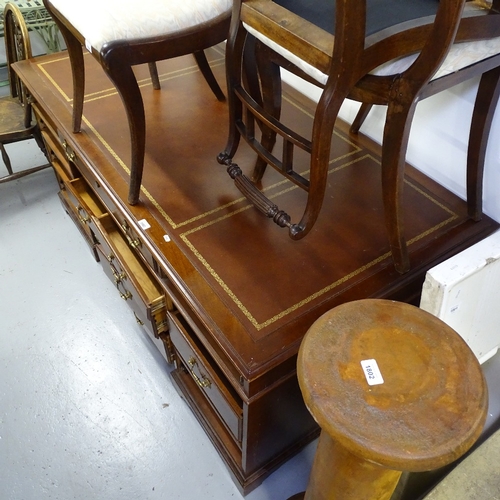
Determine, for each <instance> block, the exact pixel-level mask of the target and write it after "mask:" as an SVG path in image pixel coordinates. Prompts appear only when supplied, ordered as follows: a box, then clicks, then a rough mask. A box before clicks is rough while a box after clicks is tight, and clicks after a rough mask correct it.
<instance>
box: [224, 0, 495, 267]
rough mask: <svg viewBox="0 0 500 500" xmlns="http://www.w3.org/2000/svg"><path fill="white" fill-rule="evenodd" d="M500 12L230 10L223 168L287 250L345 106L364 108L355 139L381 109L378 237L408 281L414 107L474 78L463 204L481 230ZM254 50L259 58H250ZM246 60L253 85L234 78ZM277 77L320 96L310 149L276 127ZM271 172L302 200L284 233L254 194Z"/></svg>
mask: <svg viewBox="0 0 500 500" xmlns="http://www.w3.org/2000/svg"><path fill="white" fill-rule="evenodd" d="M499 4H500V2H498V0H493V5H492V6H491V7H490V6H484V5H477V4H476V3H473V2H467V3H466V2H465V0H458V1H457V0H440V1H439V0H416V1H412V2H402V1H400V0H381V1H378V2H376V3H375V2H374V0H314V1H310V0H277V1H276V2H273V1H271V0H236V1H235V4H234V8H233V18H232V25H231V29H230V37H229V39H228V44H227V49H226V66H227V83H228V92H229V107H230V131H229V138H228V142H227V145H226V148H225V150H224V151H223V152H222V153H221V154H220V155H219V158H218V160H219V162H220V163H221V164H224V165H227V167H228V173H229V174H230V175H231V177H232V178H233V179H234V180H235V183H236V185H237V186H238V187H239V189H240V190H241V191H242V192H243V193H244V194H245V195H246V196H247V197H248V198H249V199H250V200H251V201H252V202H253V203H254V205H255V206H256V207H257V208H258V209H260V210H261V211H262V212H263V213H264V214H265V215H267V216H268V217H270V218H272V219H273V220H274V221H275V222H276V223H277V224H278V225H280V226H281V227H286V228H288V230H289V234H290V236H291V238H293V239H300V238H303V237H304V236H305V235H306V234H307V233H308V232H309V231H310V230H311V228H312V227H313V225H314V223H315V222H316V219H317V217H318V214H319V212H320V209H321V205H322V201H323V197H324V193H325V186H326V181H327V172H328V161H329V158H330V143H331V136H332V133H333V127H334V124H335V120H336V118H337V115H338V112H339V109H340V106H341V105H342V102H343V101H344V99H345V98H350V99H354V100H357V101H359V102H361V103H363V105H362V107H361V110H360V114H359V115H358V117H357V119H356V121H355V123H354V124H353V127H352V131H353V132H356V131H357V130H358V129H359V126H360V124H361V123H362V122H363V119H364V117H365V116H366V113H367V112H368V111H369V109H370V107H371V105H373V104H380V105H386V106H387V108H388V110H387V117H386V122H385V128H384V136H383V144H382V189H383V201H384V209H385V218H386V227H387V232H388V236H389V242H390V248H391V251H392V255H393V260H394V264H395V267H396V269H397V270H398V271H399V272H400V273H404V272H407V271H408V270H409V268H410V263H409V256H408V248H407V242H406V239H405V235H404V226H403V214H402V199H403V196H404V192H403V180H404V165H405V156H406V149H407V144H408V136H409V132H410V128H411V122H412V118H413V115H414V112H415V107H416V105H417V103H418V101H420V100H421V99H424V98H425V97H428V96H430V95H433V94H435V93H437V92H440V91H441V90H444V89H446V88H449V87H451V86H453V85H456V84H457V83H459V82H462V81H464V80H467V79H470V78H472V77H474V76H477V75H482V78H481V83H480V86H479V91H478V94H477V100H476V104H475V109H474V116H473V119H472V125H471V131H470V142H469V153H468V168H467V197H468V207H469V208H468V210H469V215H470V217H471V218H473V219H475V220H479V219H480V218H481V212H482V203H481V202H482V172H483V163H484V154H485V149H486V143H487V140H488V135H489V130H490V124H491V120H492V116H493V112H494V110H495V107H496V103H497V100H498V82H499V76H500V55H499V54H500V40H499V39H496V38H495V37H498V36H499V35H500V17H499V16H497V12H498V6H499ZM249 34H250V35H252V37H249V36H248V35H249ZM250 40H252V44H251V45H252V46H255V49H252V50H249V49H248V46H249V43H248V42H249V41H250ZM254 40H257V42H255V41H254ZM459 42H464V43H459ZM465 42H467V43H465ZM245 47H246V48H245ZM467 49H471V50H472V55H471V57H470V58H464V57H460V53H461V51H462V50H467ZM249 52H250V53H251V54H252V56H253V57H254V58H255V61H256V62H255V64H254V65H253V66H252V65H251V64H246V65H245V68H246V69H245V72H247V73H248V71H249V68H252V70H251V71H253V73H252V74H251V75H250V76H248V75H246V76H245V78H242V72H243V66H244V64H243V59H244V58H243V54H244V53H246V57H248V53H249ZM279 66H281V67H285V68H286V69H288V70H290V71H292V72H294V73H295V74H297V75H299V76H301V77H302V78H304V79H306V80H308V81H310V82H312V83H315V84H316V85H318V86H320V87H323V88H324V90H323V92H322V95H321V98H320V100H319V102H318V105H317V108H316V112H315V116H314V122H313V129H312V136H311V139H309V138H304V137H301V136H300V135H298V134H297V133H295V132H294V131H293V130H290V128H288V127H286V126H284V125H283V124H282V123H281V122H280V121H279V120H280V109H281V101H280V96H281V82H280V76H279V69H278V68H279ZM257 74H258V77H259V78H260V83H258V84H257V83H256V79H257ZM245 82H249V83H248V84H246V85H245ZM260 89H262V92H261V91H260ZM258 127H260V129H261V135H260V136H259V135H258V134H257V133H256V129H257V128H258ZM276 134H279V135H280V136H281V137H282V139H283V142H284V144H283V151H282V154H278V153H276V154H274V153H273V152H272V149H273V146H274V143H275V140H276ZM241 136H243V137H244V138H245V140H246V141H247V142H248V143H249V144H250V145H251V146H252V147H253V149H254V150H255V151H256V152H257V153H258V157H259V159H258V161H257V163H256V165H255V168H254V172H253V176H252V180H250V179H249V178H247V177H246V176H245V175H244V174H243V173H242V171H241V169H240V168H239V167H238V165H236V164H234V163H233V162H232V158H233V156H234V155H235V153H236V151H237V148H238V144H239V140H240V137H241ZM294 148H300V149H303V150H304V151H306V152H307V153H309V154H310V171H309V173H310V176H309V178H305V177H304V176H301V175H300V174H299V173H298V172H296V171H295V170H294V164H293V158H294V153H293V150H294ZM267 164H269V165H271V166H273V167H274V168H275V169H276V170H278V171H279V172H281V173H282V174H283V175H284V176H285V177H287V178H288V179H290V180H291V181H292V182H294V183H295V184H297V185H298V186H300V187H301V188H303V189H304V190H306V191H307V192H308V198H307V204H306V206H305V209H304V212H303V215H302V218H301V220H299V221H297V222H295V221H293V222H292V221H291V220H290V216H289V215H288V214H287V213H286V211H284V210H282V209H280V208H279V207H277V206H276V205H275V204H274V203H272V202H271V201H270V200H268V199H267V198H266V197H265V196H264V195H263V193H262V192H260V191H259V190H258V189H257V187H256V185H255V184H258V183H259V181H260V180H261V178H262V176H263V174H264V171H265V168H266V165H267ZM252 181H253V182H252ZM332 216H334V214H332Z"/></svg>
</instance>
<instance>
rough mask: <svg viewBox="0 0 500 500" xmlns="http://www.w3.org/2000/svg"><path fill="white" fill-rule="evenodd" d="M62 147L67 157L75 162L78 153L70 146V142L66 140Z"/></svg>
mask: <svg viewBox="0 0 500 500" xmlns="http://www.w3.org/2000/svg"><path fill="white" fill-rule="evenodd" d="M62 147H63V150H64V154H65V155H66V158H67V159H68V160H69V161H72V162H74V161H75V158H76V155H75V153H74V151H72V150H71V148H70V147H69V146H68V143H67V142H66V141H63V143H62Z"/></svg>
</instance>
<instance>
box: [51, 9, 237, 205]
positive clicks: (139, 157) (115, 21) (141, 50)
mask: <svg viewBox="0 0 500 500" xmlns="http://www.w3.org/2000/svg"><path fill="white" fill-rule="evenodd" d="M44 4H45V6H46V8H47V10H48V11H49V12H50V13H51V15H52V16H53V18H54V20H55V22H56V23H57V25H58V26H59V29H60V31H61V33H62V35H63V37H64V39H65V41H66V45H67V48H68V53H69V57H70V60H71V68H72V73H73V87H74V90H73V91H74V99H73V131H74V132H79V131H80V128H81V119H82V112H83V98H84V85H85V74H84V62H83V51H82V45H85V47H86V48H87V50H89V52H91V53H92V55H93V56H94V57H95V58H96V60H97V61H98V62H99V63H100V64H101V66H102V67H103V69H104V70H105V72H106V74H107V75H108V76H109V78H110V79H111V81H112V82H113V84H114V85H115V87H116V89H117V90H118V93H119V94H120V97H121V99H122V102H123V104H124V107H125V110H126V113H127V118H128V122H129V127H130V137H131V165H130V191H129V197H128V201H129V203H130V204H132V205H134V204H136V203H137V202H138V200H139V193H140V188H141V180H142V171H143V166H144V153H145V143H146V132H145V131H146V125H145V114H144V105H143V101H142V97H141V92H140V89H139V85H138V83H137V80H136V78H135V76H134V72H133V70H132V67H133V66H134V65H137V64H145V63H148V64H149V67H150V70H151V71H152V76H153V83H154V86H155V88H159V81H158V78H157V74H156V66H155V62H156V61H161V60H163V59H169V58H173V57H178V56H182V55H186V54H190V53H193V54H194V55H195V58H196V61H197V63H198V66H199V68H200V70H201V72H202V73H203V75H204V77H205V79H206V80H207V82H208V84H209V85H210V87H211V89H212V91H213V92H214V94H215V95H216V97H217V98H218V99H219V100H224V94H223V93H222V91H221V89H220V87H219V85H218V83H217V81H216V79H215V77H214V75H213V74H212V71H211V69H210V66H209V64H208V62H207V59H206V56H205V54H204V52H203V50H204V49H206V48H208V47H211V46H213V45H216V44H217V43H220V42H222V41H223V40H225V39H226V37H227V33H228V29H229V22H230V15H231V5H232V2H231V0H213V1H210V2H207V1H205V0H184V1H183V2H177V1H173V0H143V1H142V2H123V1H121V0H107V1H106V2H101V1H100V0H86V1H85V2H76V1H75V0H44Z"/></svg>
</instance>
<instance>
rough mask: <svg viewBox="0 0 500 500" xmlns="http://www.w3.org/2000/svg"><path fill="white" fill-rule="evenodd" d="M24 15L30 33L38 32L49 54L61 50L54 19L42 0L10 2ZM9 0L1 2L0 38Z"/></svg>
mask: <svg viewBox="0 0 500 500" xmlns="http://www.w3.org/2000/svg"><path fill="white" fill-rule="evenodd" d="M10 1H11V2H12V3H13V4H15V5H16V6H17V7H18V8H19V10H20V11H21V13H22V14H23V17H24V20H25V21H26V26H27V27H28V29H29V30H30V31H34V32H36V33H37V34H38V35H39V36H40V37H41V39H42V40H43V42H44V43H45V45H46V46H47V52H57V51H59V50H61V47H60V45H59V37H58V33H59V31H58V29H57V26H56V25H55V23H54V21H53V20H52V17H50V14H49V13H48V12H47V9H46V8H45V6H44V5H43V1H42V0H10ZM7 3H8V1H7V0H0V36H3V9H4V8H5V4H7Z"/></svg>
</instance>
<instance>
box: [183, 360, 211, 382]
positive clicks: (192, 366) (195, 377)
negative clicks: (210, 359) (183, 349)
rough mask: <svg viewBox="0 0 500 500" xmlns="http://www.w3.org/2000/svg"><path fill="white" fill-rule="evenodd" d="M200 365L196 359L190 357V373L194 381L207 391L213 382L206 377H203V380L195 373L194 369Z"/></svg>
mask: <svg viewBox="0 0 500 500" xmlns="http://www.w3.org/2000/svg"><path fill="white" fill-rule="evenodd" d="M197 364H198V363H197V362H196V359H194V358H193V357H190V358H189V360H188V365H189V373H191V376H192V377H193V379H194V381H195V382H196V383H197V384H198V385H199V386H200V387H201V388H202V389H207V388H210V386H211V385H212V382H210V380H209V379H208V378H207V377H206V375H202V376H201V378H200V377H198V375H196V373H195V372H194V367H195V366H196V365H197Z"/></svg>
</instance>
